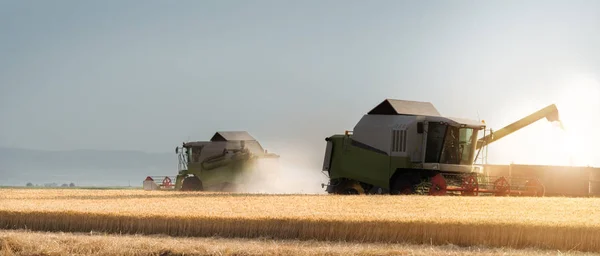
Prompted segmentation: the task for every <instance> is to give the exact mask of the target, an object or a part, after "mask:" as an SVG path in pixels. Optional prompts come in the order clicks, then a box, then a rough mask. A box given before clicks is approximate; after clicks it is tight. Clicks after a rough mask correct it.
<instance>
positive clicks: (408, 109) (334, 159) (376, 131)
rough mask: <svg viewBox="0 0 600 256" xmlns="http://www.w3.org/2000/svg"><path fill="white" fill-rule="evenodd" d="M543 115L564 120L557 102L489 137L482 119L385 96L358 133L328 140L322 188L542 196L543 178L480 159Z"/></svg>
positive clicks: (332, 191)
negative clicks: (488, 170) (505, 173)
mask: <svg viewBox="0 0 600 256" xmlns="http://www.w3.org/2000/svg"><path fill="white" fill-rule="evenodd" d="M544 117H546V118H547V119H548V121H559V117H558V110H557V108H556V106H555V105H550V106H548V107H546V108H543V109H541V110H539V111H537V112H535V113H533V114H531V115H529V116H527V117H525V118H522V119H520V120H518V121H516V122H514V123H512V124H510V125H508V126H506V127H505V128H502V129H500V130H498V131H496V132H493V131H492V132H491V133H490V134H486V125H485V123H484V122H483V121H481V122H480V121H473V120H466V119H461V118H450V117H443V116H441V115H440V113H439V112H438V111H437V109H436V108H435V107H434V106H433V105H432V104H431V103H429V102H417V101H406V100H394V99H386V100H384V101H383V102H382V103H380V104H379V105H377V106H376V107H375V108H373V109H372V110H371V111H370V112H368V113H367V114H366V115H364V116H363V117H362V118H361V119H360V121H359V122H358V123H357V124H356V126H355V127H354V130H353V131H346V133H345V134H338V135H333V136H330V137H327V138H326V139H325V141H327V145H326V150H325V156H324V163H323V172H325V174H326V175H327V176H328V177H329V182H328V184H322V186H323V187H326V191H327V192H328V193H330V194H428V195H446V194H458V195H478V194H492V195H535V196H539V195H543V194H544V187H543V184H541V183H540V182H539V181H538V180H537V179H535V178H530V179H526V180H521V181H519V180H517V179H512V178H510V177H490V176H488V175H485V172H484V170H483V167H482V166H480V165H476V164H475V159H477V157H478V155H479V154H480V151H481V149H482V148H484V147H485V146H487V145H489V144H490V143H492V142H494V141H497V140H499V139H501V138H503V137H504V136H506V135H508V134H511V133H513V132H515V131H517V130H519V129H521V128H523V127H525V126H528V125H530V124H532V123H534V122H536V121H538V120H540V119H542V118H544ZM481 134H483V137H482V138H478V135H481Z"/></svg>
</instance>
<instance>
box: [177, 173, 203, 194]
mask: <svg viewBox="0 0 600 256" xmlns="http://www.w3.org/2000/svg"><path fill="white" fill-rule="evenodd" d="M200 190H202V182H201V181H200V179H198V177H196V176H191V177H187V178H185V179H184V180H183V184H182V185H181V191H200Z"/></svg>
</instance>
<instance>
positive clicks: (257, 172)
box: [237, 151, 328, 194]
mask: <svg viewBox="0 0 600 256" xmlns="http://www.w3.org/2000/svg"><path fill="white" fill-rule="evenodd" d="M287 154H290V155H292V154H293V155H294V156H296V157H297V158H296V159H290V158H286V157H285V156H281V157H280V158H278V159H277V158H274V159H269V158H264V159H259V160H258V161H257V164H256V165H255V167H254V169H253V170H252V171H249V172H245V174H244V175H243V176H240V177H238V179H241V180H243V181H244V182H243V183H244V185H243V187H240V188H238V189H237V192H243V193H264V194H325V193H326V192H325V189H324V188H322V187H321V184H322V183H327V180H328V179H327V177H326V176H325V174H324V173H323V172H322V171H321V169H320V168H319V167H317V166H315V165H314V159H313V160H312V161H311V162H310V163H311V164H313V165H312V166H310V165H307V164H303V162H308V161H310V160H308V157H302V155H301V154H298V153H297V152H296V153H295V154H294V153H292V152H289V151H288V152H286V155H287ZM298 156H300V157H298Z"/></svg>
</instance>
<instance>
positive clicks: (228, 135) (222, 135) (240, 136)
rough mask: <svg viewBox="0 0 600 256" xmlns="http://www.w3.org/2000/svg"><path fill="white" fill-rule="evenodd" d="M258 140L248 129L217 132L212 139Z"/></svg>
mask: <svg viewBox="0 0 600 256" xmlns="http://www.w3.org/2000/svg"><path fill="white" fill-rule="evenodd" d="M241 140H256V139H254V137H252V135H250V134H249V133H248V132H246V131H228V132H216V133H215V135H213V137H212V138H211V139H210V141H241Z"/></svg>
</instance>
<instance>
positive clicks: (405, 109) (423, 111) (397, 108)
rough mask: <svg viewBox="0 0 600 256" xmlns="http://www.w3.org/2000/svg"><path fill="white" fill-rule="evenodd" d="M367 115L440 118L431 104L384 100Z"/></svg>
mask: <svg viewBox="0 0 600 256" xmlns="http://www.w3.org/2000/svg"><path fill="white" fill-rule="evenodd" d="M368 114H369V115H410V116H441V115H440V112H438V111H437V109H436V108H435V107H434V106H433V104H431V102H421V101H409V100H396V99H386V100H384V101H383V102H381V103H380V104H379V105H377V106H376V107H375V108H373V109H372V110H371V111H369V113H368Z"/></svg>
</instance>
